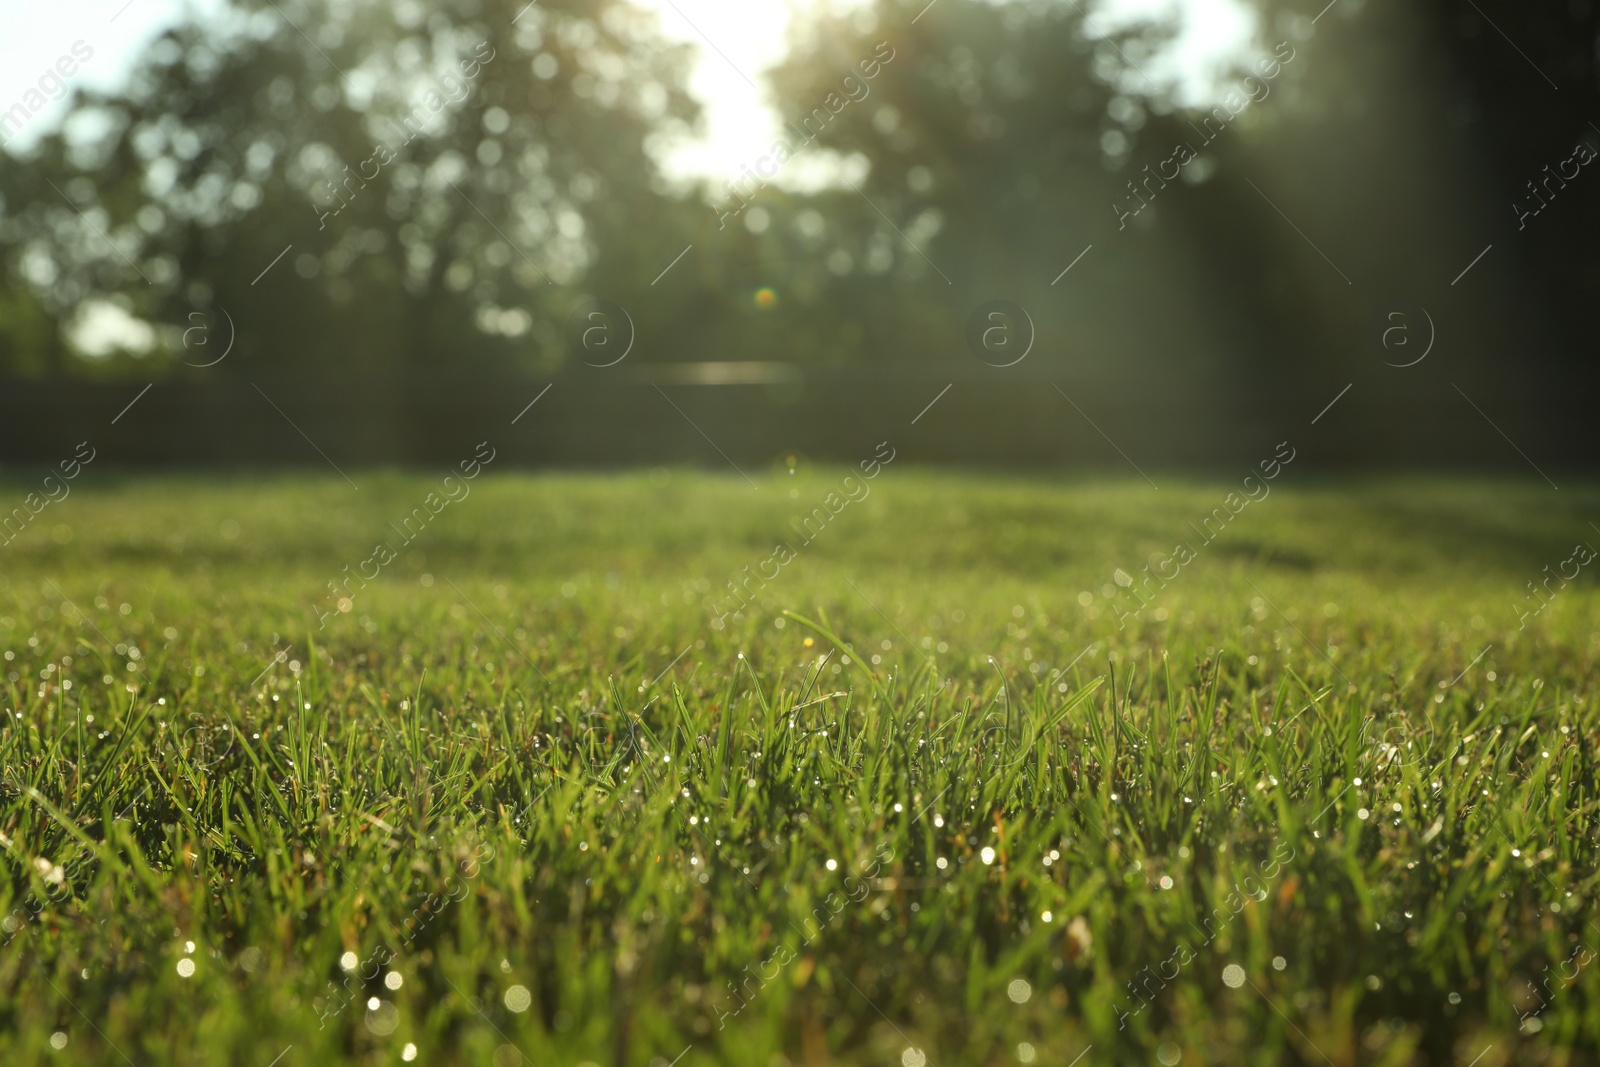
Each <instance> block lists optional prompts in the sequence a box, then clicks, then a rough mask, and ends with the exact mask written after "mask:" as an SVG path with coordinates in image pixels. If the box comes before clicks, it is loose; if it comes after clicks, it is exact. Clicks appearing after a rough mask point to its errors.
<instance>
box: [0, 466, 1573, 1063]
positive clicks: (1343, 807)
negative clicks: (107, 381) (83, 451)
mask: <svg viewBox="0 0 1600 1067" xmlns="http://www.w3.org/2000/svg"><path fill="white" fill-rule="evenodd" d="M844 473H845V472H843V471H828V470H822V471H814V472H803V473H802V474H801V475H799V476H797V477H794V478H792V479H791V478H788V477H763V478H760V479H759V481H760V485H761V488H760V489H759V490H752V489H751V488H750V486H749V485H747V484H745V483H744V482H743V481H742V480H740V479H739V478H738V477H736V476H730V477H726V478H724V477H719V476H710V475H704V474H696V473H691V472H685V471H671V472H667V471H658V472H654V473H653V474H645V473H639V474H635V475H617V476H555V475H552V476H538V477H535V476H520V475H519V476H511V475H500V474H494V475H489V474H486V475H484V476H483V477H480V478H479V479H478V480H477V481H475V482H473V483H472V490H471V494H470V496H469V497H468V498H466V499H464V500H461V501H459V502H456V503H452V504H450V505H449V507H448V508H447V509H445V510H443V511H442V512H440V513H439V514H438V515H437V517H436V518H435V519H434V521H432V522H431V523H430V524H429V525H428V526H427V528H426V530H425V531H424V532H423V533H421V534H420V535H417V536H416V537H415V539H414V540H413V542H412V543H411V544H409V545H402V544H401V541H400V538H399V537H398V536H397V534H396V532H395V531H394V530H393V529H392V528H391V527H390V526H389V524H390V523H391V522H395V523H398V522H399V521H400V519H401V517H402V516H403V515H405V514H407V513H408V512H409V511H410V510H411V509H412V508H413V507H415V506H416V505H418V504H420V503H421V502H422V501H423V499H424V497H425V496H426V494H427V493H428V492H429V491H431V490H433V489H434V488H435V487H436V485H437V479H434V478H429V477H425V476H409V475H399V474H383V473H380V472H366V473H363V474H360V475H359V476H358V477H357V478H356V481H357V482H358V483H359V484H360V485H361V489H360V490H359V491H355V490H352V489H351V487H350V486H349V485H348V484H346V483H345V482H344V481H343V480H342V479H340V478H338V477H328V478H305V477H288V476H284V477H261V478H257V479H255V480H250V481H210V480H203V479H193V478H165V479H130V480H127V481H124V482H120V483H118V482H113V481H112V480H111V476H110V475H109V474H106V475H102V480H101V481H100V482H98V483H88V482H87V480H86V481H85V483H83V484H80V486H79V487H78V488H77V489H76V490H75V491H74V493H73V495H72V496H71V498H70V499H68V500H66V501H63V502H61V503H60V504H57V505H53V506H52V507H51V508H50V510H49V511H48V512H47V513H46V514H45V515H44V516H43V517H41V519H40V522H39V523H38V524H37V525H36V528H30V529H29V530H28V531H27V532H26V534H25V535H24V536H23V537H21V538H19V539H17V540H16V541H15V542H14V543H12V544H11V545H9V546H7V547H6V548H4V549H0V575H3V576H4V577H3V578H0V647H3V649H4V650H6V654H7V655H8V656H9V657H10V658H9V659H8V660H7V661H6V662H5V663H4V664H3V665H0V666H3V671H0V673H3V674H4V676H5V678H6V684H5V688H4V689H3V690H0V692H3V694H4V696H3V707H4V709H5V710H6V712H7V714H6V717H5V718H6V721H5V723H4V726H3V728H0V766H3V772H4V777H3V781H0V832H3V833H4V835H5V837H4V843H3V847H0V856H3V857H4V858H3V859H0V866H3V869H4V872H5V879H4V882H3V884H0V894H3V895H4V900H3V901H0V915H5V916H9V918H6V919H4V920H3V926H4V930H3V931H0V940H4V942H5V944H4V947H3V948H0V1020H3V1026H0V1061H3V1062H5V1063H7V1064H10V1063H30V1062H35V1061H38V1062H46V1061H48V1062H54V1063H65V1062H84V1063H91V1062H92V1063H122V1062H125V1061H126V1062H131V1063H135V1064H144V1063H178V1064H190V1063H193V1064H201V1063H205V1064H215V1063H242V1064H261V1065H265V1064H267V1063H268V1062H270V1061H272V1059H273V1057H274V1056H277V1055H279V1054H280V1053H283V1058H282V1059H281V1060H280V1061H278V1062H279V1063H280V1064H281V1065H282V1067H296V1065H299V1064H320V1063H326V1062H339V1061H344V1060H349V1061H360V1062H371V1063H380V1062H381V1063H391V1062H402V1061H404V1059H405V1056H406V1055H407V1050H408V1049H411V1050H412V1053H413V1054H414V1056H415V1061H416V1062H419V1063H495V1064H511V1063H517V1062H531V1063H534V1064H539V1065H541V1067H544V1065H551V1064H578V1063H583V1062H591V1063H595V1064H615V1065H618V1067H622V1065H638V1067H645V1065H648V1064H652V1063H654V1064H655V1067H663V1064H666V1063H669V1062H672V1061H674V1059H675V1058H676V1057H679V1056H680V1055H682V1059H681V1060H678V1061H677V1062H679V1063H680V1064H682V1065H684V1067H694V1065H695V1064H697V1063H711V1062H729V1063H741V1064H754V1065H757V1067H783V1065H784V1064H785V1063H786V1062H787V1063H793V1064H805V1065H807V1067H810V1065H814V1064H822V1063H828V1062H845V1063H859V1064H882V1065H886V1067H893V1065H895V1064H900V1065H902V1067H922V1065H924V1064H925V1065H928V1067H946V1065H954V1064H968V1063H970V1064H1004V1063H1017V1062H1022V1063H1029V1062H1033V1063H1039V1064H1068V1063H1072V1062H1074V1058H1075V1057H1078V1056H1079V1055H1080V1054H1082V1053H1084V1051H1085V1050H1086V1049H1089V1051H1088V1054H1087V1055H1086V1056H1085V1057H1084V1058H1083V1060H1082V1061H1081V1063H1082V1064H1085V1065H1087V1064H1091V1063H1094V1064H1109V1063H1125V1062H1126V1063H1134V1062H1138V1063H1146V1062H1162V1063H1169V1064H1170V1063H1177V1062H1180V1061H1181V1062H1183V1063H1194V1064H1198V1063H1208V1064H1209V1063H1261V1064H1268V1063H1285V1062H1298V1063H1327V1062H1331V1063H1335V1064H1339V1065H1344V1064H1355V1063H1362V1064H1368V1063H1412V1062H1418V1063H1420V1062H1430V1063H1436V1064H1439V1063H1460V1064H1466V1063H1469V1062H1472V1061H1473V1059H1474V1057H1476V1056H1478V1055H1479V1054H1480V1053H1482V1052H1483V1051H1484V1049H1485V1048H1488V1049H1489V1051H1488V1052H1487V1053H1486V1054H1485V1055H1484V1056H1483V1058H1482V1059H1481V1060H1480V1061H1479V1063H1480V1065H1481V1067H1489V1065H1491V1064H1505V1063H1513V1062H1515V1063H1521V1062H1552V1063H1565V1062H1572V1063H1578V1062H1593V1058H1594V1056H1595V1050H1596V1042H1597V1037H1600V1016H1597V1003H1600V1002H1597V995H1600V984H1597V980H1596V978H1595V977H1594V971H1595V968H1594V967H1593V966H1591V963H1592V956H1593V954H1594V952H1595V951H1596V950H1597V947H1600V928H1597V926H1596V925H1595V922H1596V919H1595V914H1596V913H1595V909H1594V903H1593V901H1594V894H1595V889H1596V881H1597V876H1596V841H1595V836H1594V835H1595V825H1596V786H1597V775H1596V769H1595V762H1594V760H1595V748H1594V746H1595V741H1596V728H1597V722H1596V714H1595V705H1594V700H1593V688H1594V684H1595V663H1596V654H1597V651H1600V613H1597V610H1596V607H1597V600H1596V597H1595V595H1594V592H1593V590H1594V577H1593V574H1592V573H1590V572H1591V571H1592V570H1593V566H1592V565H1589V566H1585V567H1583V568H1582V571H1581V573H1580V574H1579V575H1578V577H1577V578H1575V579H1573V580H1571V582H1570V584H1567V585H1565V586H1560V585H1559V584H1558V585H1552V586H1545V587H1544V588H1545V589H1546V590H1547V594H1546V598H1547V599H1548V604H1547V606H1545V607H1544V608H1543V609H1542V611H1540V612H1539V613H1538V614H1537V615H1530V616H1527V617H1526V618H1524V617H1523V616H1522V615H1521V614H1520V613H1521V612H1523V611H1527V610H1529V606H1530V604H1537V603H1542V602H1543V601H1542V600H1541V601H1532V600H1530V597H1531V596H1532V594H1531V593H1530V592H1529V589H1528V588H1527V584H1526V583H1529V582H1534V583H1536V584H1537V583H1539V582H1541V581H1542V580H1543V579H1544V578H1545V577H1547V575H1548V573H1549V572H1547V571H1545V570H1544V568H1545V567H1546V566H1547V565H1549V566H1550V567H1551V568H1552V569H1553V570H1555V569H1559V566H1560V565H1561V563H1562V562H1563V561H1565V560H1568V559H1569V558H1570V557H1571V556H1572V552H1573V546H1574V544H1575V543H1577V542H1581V541H1587V542H1589V543H1591V544H1600V533H1596V532H1595V531H1594V530H1593V529H1591V528H1590V527H1589V526H1588V525H1587V521H1588V520H1587V518H1586V516H1592V515H1594V514H1595V513H1596V511H1597V510H1600V509H1597V508H1596V507H1595V505H1596V503H1600V494H1596V493H1595V492H1593V491H1585V490H1582V489H1572V488H1571V487H1568V488H1564V489H1563V490H1562V492H1561V494H1560V499H1559V501H1556V500H1554V496H1555V495H1554V494H1552V493H1551V492H1550V491H1549V489H1548V487H1543V486H1542V483H1541V485H1540V486H1530V485H1520V484H1482V483H1472V484H1461V483H1438V482H1423V481H1414V482H1399V481H1395V482H1384V483H1381V484H1374V485H1363V486H1344V485H1323V486H1312V487H1306V486H1304V485H1301V486H1299V487H1295V486H1293V485H1289V484H1285V483H1288V482H1289V478H1288V477H1287V476H1286V477H1285V478H1284V479H1282V480H1281V481H1280V484H1279V487H1278V488H1276V489H1275V490H1274V491H1273V493H1272V495H1271V496H1270V497H1269V498H1268V499H1266V500H1263V501H1261V502H1259V503H1253V504H1251V505H1250V506H1249V507H1248V508H1246V509H1245V510H1244V511H1243V512H1242V513H1240V514H1239V515H1238V516H1237V517H1236V518H1235V519H1234V520H1233V521H1232V522H1230V523H1229V525H1228V527H1227V529H1226V530H1225V531H1224V532H1223V533H1222V534H1220V535H1219V536H1217V537H1216V538H1215V539H1214V540H1212V541H1211V542H1210V543H1209V544H1202V543H1201V541H1200V539H1199V538H1197V537H1196V535H1195V533H1194V532H1193V531H1192V530H1189V529H1187V524H1188V523H1189V522H1191V521H1198V520H1199V518H1200V517H1201V516H1202V515H1204V514H1206V513H1207V512H1209V511H1210V510H1211V508H1213V507H1214V506H1215V505H1216V504H1217V503H1218V502H1219V501H1220V500H1221V499H1222V497H1223V495H1224V494H1225V493H1226V492H1228V491H1229V489H1230V488H1232V485H1231V484H1230V483H1228V482H1223V481H1218V482H1216V483H1200V482H1197V483H1189V484H1183V483H1179V482H1176V481H1169V480H1168V479H1161V482H1162V486H1163V487H1162V489H1161V490H1159V491H1156V490H1153V489H1151V488H1150V487H1149V486H1147V485H1145V484H1144V483H1143V482H1137V481H1136V482H1130V483H1122V482H1106V481H1049V480H1042V479H1026V478H999V479H996V478H993V477H989V476H985V477H981V478H980V477H977V476H973V477H960V476H950V475H934V474H930V473H926V472H920V471H917V470H914V469H908V468H906V467H905V466H904V464H903V463H900V464H897V465H896V466H894V467H890V468H886V469H885V470H884V471H883V472H882V473H881V474H880V476H879V477H878V478H876V479H875V480H874V481H872V482H871V483H870V493H869V494H867V495H866V496H865V497H864V498H862V499H859V500H856V501H852V502H851V503H850V504H849V505H848V506H847V507H845V508H843V509H842V510H839V511H838V512H837V513H836V514H833V515H832V516H831V518H830V519H829V521H828V522H827V523H826V525H825V526H824V527H822V528H821V530H820V532H816V533H815V534H814V536H812V537H811V540H810V542H809V543H802V537H801V535H799V534H796V533H795V532H794V529H795V527H794V526H788V523H789V520H790V519H791V518H797V517H798V516H800V515H802V514H805V513H809V512H810V511H811V509H812V508H813V506H815V505H817V504H818V503H819V502H821V501H823V500H824V498H825V496H826V494H827V493H829V492H830V491H833V490H836V489H838V487H839V486H840V484H841V479H842V478H843V476H844ZM0 491H4V492H6V493H8V494H9V495H11V496H16V497H19V498H20V497H21V496H22V495H24V494H25V492H26V491H27V490H26V488H25V487H24V483H16V484H15V485H0ZM46 520H48V521H46ZM786 527H787V529H788V531H789V532H787V533H785V532H784V531H785V529H786ZM779 541H783V542H785V543H787V544H788V545H789V547H790V549H791V551H792V555H793V559H792V560H791V561H789V562H787V563H785V564H784V565H783V566H782V567H781V569H780V570H778V572H777V575H776V577H774V578H772V579H770V580H767V581H765V582H764V584H763V583H760V582H755V583H751V584H750V585H749V586H747V587H746V588H747V589H748V590H749V593H748V595H747V596H746V597H745V599H746V600H749V601H750V604H749V606H748V607H747V608H746V609H745V610H743V611H742V612H739V613H737V614H733V613H731V612H730V613H729V614H727V615H726V617H725V618H724V617H723V612H725V611H728V609H729V608H730V606H731V605H733V604H735V603H736V601H735V600H734V599H733V598H732V595H731V594H730V593H728V592H727V589H726V586H727V583H729V582H741V581H743V580H744V579H745V577H746V575H747V574H748V573H750V572H746V571H745V568H746V567H749V568H750V569H751V571H752V572H755V571H759V569H760V565H761V563H762V561H765V560H768V559H769V558H770V557H772V556H773V554H774V548H775V545H776V544H777V543H778V542H779ZM1179 541H1185V542H1190V543H1193V544H1194V546H1195V548H1196V554H1195V555H1196V558H1195V559H1194V561H1193V562H1192V563H1190V564H1188V565H1186V566H1184V567H1183V569H1182V571H1181V573H1180V574H1179V575H1178V576H1177V577H1176V578H1174V579H1173V580H1171V581H1170V582H1169V583H1168V584H1167V585H1166V587H1165V588H1163V589H1160V590H1159V591H1158V592H1157V593H1156V594H1155V596H1154V599H1152V600H1151V602H1150V604H1149V605H1148V607H1146V608H1145V610H1143V611H1142V612H1141V613H1140V614H1139V615H1138V616H1137V617H1131V618H1127V619H1126V620H1125V621H1126V623H1127V624H1126V626H1125V628H1120V629H1119V628H1118V626H1117V620H1118V619H1119V618H1121V617H1123V613H1121V612H1118V611H1117V610H1116V609H1115V607H1114V606H1113V605H1115V604H1118V603H1122V604H1124V610H1125V608H1126V601H1125V600H1119V598H1125V597H1126V596H1128V595H1129V594H1128V593H1127V592H1126V591H1125V590H1124V588H1123V587H1122V586H1120V585H1119V584H1118V579H1117V577H1116V574H1117V572H1118V571H1119V570H1121V571H1122V572H1123V574H1124V575H1128V576H1136V575H1138V574H1139V573H1140V569H1141V568H1143V567H1144V566H1145V565H1146V564H1147V563H1148V562H1150V560H1151V557H1152V553H1158V554H1160V555H1161V556H1166V555H1169V554H1170V553H1171V552H1172V550H1173V546H1174V544H1175V543H1176V542H1179ZM379 542H390V543H392V544H393V545H394V546H395V547H396V549H397V558H395V559H394V561H393V562H392V563H388V564H386V565H384V566H383V567H382V568H381V570H380V571H379V572H378V575H377V577H376V578H374V579H372V580H371V581H370V582H368V583H367V584H365V585H360V584H347V585H344V586H343V587H342V588H343V590H344V593H345V594H346V595H345V599H346V600H347V601H348V604H347V610H344V611H340V610H339V605H338V603H337V598H336V597H331V596H330V594H329V590H328V587H327V583H329V582H330V581H333V582H342V581H344V580H345V578H346V576H347V574H348V573H349V572H346V571H345V570H344V568H346V567H347V566H348V567H350V568H351V570H352V571H354V570H356V569H357V568H358V566H359V565H360V564H361V562H362V561H364V560H367V559H369V558H370V557H372V556H373V552H374V546H375V545H376V544H377V543H379ZM769 573H770V571H769ZM1550 590H1554V592H1548V591H1550ZM350 594H353V595H350ZM1108 594H1110V596H1109V598H1108ZM330 610H331V614H330V615H329V616H328V617H327V620H326V626H325V627H319V622H318V619H319V613H320V612H326V611H330ZM719 622H720V628H719ZM1524 622H1525V624H1526V625H1525V626H1523V625H1522V624H1523V623H1524ZM1519 626H1522V628H1520V629H1519ZM69 683H70V686H69ZM186 961H187V962H186ZM1546 967H1548V968H1549V970H1548V971H1547V970H1545V968H1546ZM391 975H392V976H393V977H390V976H391ZM369 1005H371V1006H369ZM52 1040H54V1041H55V1042H56V1044H57V1045H58V1046H60V1047H59V1048H57V1047H53V1046H52ZM63 1042H64V1045H63V1044H62V1043H63ZM290 1046H292V1047H290ZM1090 1046H1093V1047H1092V1049H1091V1048H1090ZM285 1049H287V1051H286V1052H285ZM1424 1056H1425V1057H1426V1060H1424V1059H1423V1057H1424ZM524 1058H525V1060H524ZM658 1060H659V1062H657V1061H658Z"/></svg>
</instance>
